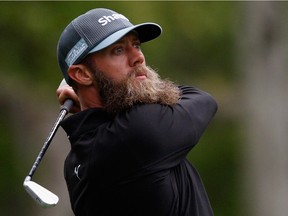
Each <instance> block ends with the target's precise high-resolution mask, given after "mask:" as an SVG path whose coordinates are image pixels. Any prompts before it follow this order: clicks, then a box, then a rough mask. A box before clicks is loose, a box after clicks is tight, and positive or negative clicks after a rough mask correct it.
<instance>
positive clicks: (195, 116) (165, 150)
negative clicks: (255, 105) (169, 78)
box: [122, 87, 217, 164]
mask: <svg viewBox="0 0 288 216" xmlns="http://www.w3.org/2000/svg"><path fill="white" fill-rule="evenodd" d="M180 88H181V91H182V93H183V94H182V97H181V99H180V100H179V102H178V103H177V104H176V105H172V106H166V105H159V104H150V105H140V106H136V107H135V108H134V109H132V110H131V111H130V112H129V114H128V115H127V116H126V120H127V122H125V123H124V124H123V125H122V127H123V126H124V127H123V128H124V129H126V130H124V131H123V134H125V135H124V137H129V139H130V140H129V141H128V143H131V146H130V148H131V150H132V151H133V152H137V155H141V158H140V160H141V161H143V163H146V164H147V163H149V162H152V161H159V160H160V161H163V160H164V159H165V158H166V159H165V161H166V162H167V160H168V161H170V164H175V163H178V162H179V161H181V160H182V159H184V158H185V157H186V155H187V154H188V152H189V151H190V150H191V149H192V148H193V146H195V145H196V144H197V143H198V141H199V139H200V137H201V136H202V134H203V132H204V131H205V129H206V127H207V126H208V124H209V122H210V121H211V120H212V118H213V116H214V114H215V112H216V110H217V104H216V102H215V100H214V99H213V98H212V97H211V96H210V95H209V94H207V93H205V92H203V91H200V90H198V89H195V88H192V87H180ZM122 123H123V122H122Z"/></svg>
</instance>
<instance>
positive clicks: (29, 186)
mask: <svg viewBox="0 0 288 216" xmlns="http://www.w3.org/2000/svg"><path fill="white" fill-rule="evenodd" d="M23 186H24V188H25V190H26V191H27V192H28V194H30V196H31V197H32V198H33V199H34V200H35V201H36V202H38V203H39V204H40V205H41V206H42V207H44V208H49V207H53V206H55V205H56V204H57V203H58V201H59V198H58V196H57V195H55V194H54V193H52V192H51V191H49V190H47V189H46V188H44V187H42V186H41V185H39V184H37V183H36V182H33V181H31V178H30V176H27V177H26V179H25V181H24V183H23Z"/></svg>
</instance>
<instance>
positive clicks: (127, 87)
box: [88, 34, 180, 113]
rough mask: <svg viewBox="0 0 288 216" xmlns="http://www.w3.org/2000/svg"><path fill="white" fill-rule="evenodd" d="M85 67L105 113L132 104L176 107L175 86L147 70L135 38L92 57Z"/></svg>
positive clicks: (113, 111) (138, 43) (116, 110)
mask: <svg viewBox="0 0 288 216" xmlns="http://www.w3.org/2000/svg"><path fill="white" fill-rule="evenodd" d="M88 65H89V66H88V67H89V70H90V72H91V73H92V74H93V75H94V86H95V88H96V89H98V91H99V94H100V97H101V101H102V102H103V104H104V109H106V111H108V112H110V113H118V112H121V111H124V110H127V109H129V108H131V107H132V106H134V105H135V104H143V103H145V104H151V103H160V104H169V105H170V104H175V103H177V101H178V99H179V97H180V92H179V89H178V87H177V86H176V85H175V84H173V83H172V82H170V81H168V80H162V79H160V77H159V75H158V74H157V73H156V72H155V71H154V70H153V69H151V68H150V67H148V66H146V64H145V59H144V56H143V54H142V52H141V50H140V42H139V40H138V38H137V36H136V35H135V34H128V35H127V36H125V37H123V38H122V39H121V40H120V41H118V42H116V43H115V44H113V45H111V46H109V47H108V48H106V49H104V50H102V51H100V52H97V53H95V54H93V56H92V59H91V62H89V64H88Z"/></svg>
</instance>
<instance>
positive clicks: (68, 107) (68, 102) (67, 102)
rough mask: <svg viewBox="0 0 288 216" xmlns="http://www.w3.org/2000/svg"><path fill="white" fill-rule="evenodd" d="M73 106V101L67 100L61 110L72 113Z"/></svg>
mask: <svg viewBox="0 0 288 216" xmlns="http://www.w3.org/2000/svg"><path fill="white" fill-rule="evenodd" d="M72 106H73V100H72V99H69V98H68V99H67V100H65V102H64V104H63V105H62V106H61V107H60V110H61V111H62V110H66V111H67V112H70V110H71V108H72Z"/></svg>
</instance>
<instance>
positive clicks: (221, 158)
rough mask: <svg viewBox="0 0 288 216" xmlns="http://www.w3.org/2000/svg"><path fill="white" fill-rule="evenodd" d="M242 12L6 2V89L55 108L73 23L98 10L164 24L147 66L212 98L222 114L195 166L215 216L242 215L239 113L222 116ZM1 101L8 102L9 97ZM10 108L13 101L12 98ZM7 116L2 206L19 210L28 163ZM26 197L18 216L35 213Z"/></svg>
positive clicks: (209, 6)
mask: <svg viewBox="0 0 288 216" xmlns="http://www.w3.org/2000/svg"><path fill="white" fill-rule="evenodd" d="M236 5H237V4H236V3H229V2H162V1H160V2H157V1H156V2H150V1H149V2H142V1H140V2H133V1H127V2H119V1H115V2H109V1H105V2H99V1H93V2H33V1H32V2H1V3H0V28H1V31H0V39H1V43H0V50H1V51H2V52H1V53H0V58H1V69H0V74H1V75H2V80H1V81H0V82H1V85H3V83H5V82H6V85H5V86H6V90H7V91H8V92H10V93H13V94H17V87H18V85H17V83H18V84H19V83H21V86H24V88H22V89H25V91H26V92H27V93H26V95H31V97H37V99H38V100H43V101H44V99H45V97H44V98H43V97H40V95H46V98H49V100H48V102H49V103H51V104H54V103H55V101H56V98H54V97H55V96H54V95H55V93H54V92H55V89H56V87H57V86H58V84H59V83H60V81H61V79H62V75H61V72H60V70H59V68H58V65H57V59H56V46H57V41H58V38H59V36H60V34H61V32H62V30H63V29H64V27H65V26H66V25H67V24H68V23H69V22H70V21H71V20H72V19H73V18H75V17H76V16H78V15H79V14H81V13H84V12H86V11H87V10H89V9H92V8H95V7H107V8H111V9H113V10H116V11H119V12H120V13H123V14H124V15H125V16H127V17H128V18H129V19H130V20H131V21H132V22H133V23H140V22H146V21H153V22H156V23H159V24H160V25H161V26H162V27H163V35H162V36H161V37H160V38H158V39H156V40H155V41H152V42H150V43H147V44H143V52H144V53H145V56H146V60H147V62H148V64H150V65H151V66H152V67H154V68H157V69H158V70H159V73H160V75H161V76H162V77H168V78H171V79H172V80H174V81H176V82H178V83H181V84H182V83H183V84H189V85H196V86H197V87H200V88H203V89H204V90H207V91H209V92H211V93H212V94H213V95H214V96H215V97H216V99H217V100H218V103H219V106H220V107H221V109H220V110H219V113H218V115H219V117H217V118H216V120H215V121H214V122H213V124H212V125H211V126H210V127H209V130H208V131H207V133H206V134H205V135H204V136H203V139H202V140H201V142H200V144H199V147H196V149H195V152H194V151H192V153H191V154H190V155H189V159H190V160H192V161H195V164H196V166H199V171H200V173H201V175H202V176H203V179H204V182H205V184H207V191H208V194H209V195H210V197H211V202H212V205H213V207H214V209H215V214H216V215H236V214H235V212H237V208H238V206H239V203H238V202H239V199H238V198H237V191H238V190H239V189H237V184H238V181H237V167H238V164H237V154H236V152H237V148H239V147H238V145H239V139H238V136H239V134H238V132H237V130H238V127H237V122H236V121H235V120H234V119H233V113H232V114H231V113H230V114H229V113H228V114H227V113H225V112H224V111H225V108H224V111H223V110H222V107H225V105H226V104H222V102H223V100H222V98H225V95H227V94H228V92H229V89H230V88H231V87H233V84H234V83H233V77H234V75H235V73H234V72H233V71H234V68H233V52H234V50H233V24H234V20H235V19H234V18H235V17H234V16H235V12H236ZM8 80H9V82H8ZM206 87H207V88H206ZM47 95H48V96H47ZM0 96H1V98H2V99H3V95H0ZM52 98H53V99H52ZM10 99H11V98H10ZM5 100H6V101H7V100H9V98H7V97H5ZM5 100H4V101H5ZM11 100H12V99H11ZM53 100H54V101H53ZM24 108H25V107H24ZM1 112H2V114H3V115H4V116H3V118H1V124H2V125H1V131H0V135H1V141H0V149H1V153H2V154H1V165H2V166H3V164H4V163H5V166H7V167H3V169H2V167H1V171H2V176H3V172H4V176H9V178H10V180H7V179H5V178H1V180H0V185H1V186H2V187H1V193H2V190H3V192H4V193H5V194H7V196H8V199H7V200H6V201H5V200H1V204H0V206H1V209H3V208H4V206H6V209H7V208H9V207H10V208H13V206H12V207H11V203H15V201H13V200H12V198H13V199H15V197H17V196H18V194H19V193H24V192H23V191H21V190H20V189H19V190H18V189H17V190H10V191H9V186H8V185H15V184H19V185H20V186H21V181H22V179H23V178H24V175H25V174H23V171H19V169H18V168H16V167H15V166H21V163H22V162H23V161H21V160H20V159H18V158H17V157H16V155H17V153H15V152H13V149H15V148H17V146H16V143H17V142H15V141H14V140H13V137H14V134H13V133H14V129H13V128H11V127H10V126H9V121H10V119H9V116H11V115H13V113H11V112H9V108H8V109H2V111H1ZM223 131H225V133H223ZM24 132H25V131H24ZM204 143H205V144H204ZM208 143H209V144H208ZM203 144H204V145H203ZM202 145H203V147H202ZM4 152H6V153H7V154H6V153H4ZM26 153H27V152H23V154H26ZM63 157H64V156H63ZM2 162H3V163H2ZM16 164H18V165H16ZM8 167H9V168H8ZM25 169H26V168H25ZM27 172H28V170H27ZM20 175H23V176H20ZM5 187H6V189H5ZM7 196H6V195H5V197H7ZM19 197H20V198H19V200H17V202H18V203H19V206H21V209H13V211H12V210H11V211H12V212H13V213H14V215H18V214H20V212H21V213H22V215H25V211H27V212H28V210H27V208H26V209H25V207H24V203H25V201H23V200H25V199H28V198H27V196H19ZM11 200H12V201H11ZM223 203H225V204H223ZM16 211H19V212H18V213H16ZM29 214H31V212H29ZM27 215H28V213H27Z"/></svg>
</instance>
